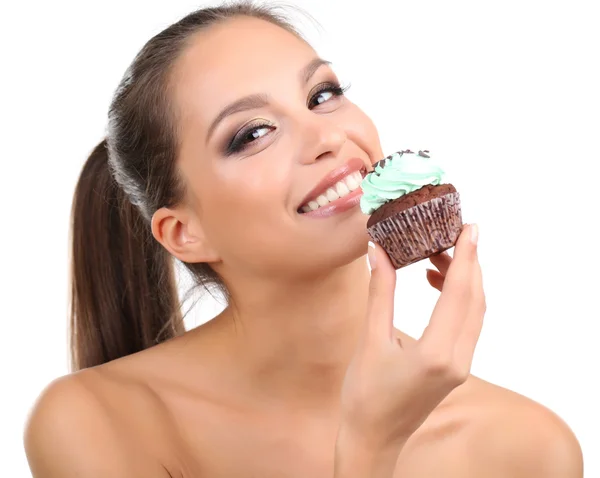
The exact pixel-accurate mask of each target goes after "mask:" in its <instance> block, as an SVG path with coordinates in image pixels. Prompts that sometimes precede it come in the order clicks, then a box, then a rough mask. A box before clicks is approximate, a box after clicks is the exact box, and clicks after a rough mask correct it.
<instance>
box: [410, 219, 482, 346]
mask: <svg viewBox="0 0 600 478" xmlns="http://www.w3.org/2000/svg"><path fill="white" fill-rule="evenodd" d="M476 239H477V227H476V226H474V225H472V226H465V227H464V228H463V230H462V232H461V234H460V237H459V238H458V241H457V242H456V248H455V252H454V258H453V260H452V262H451V264H450V266H449V267H448V273H447V274H446V277H445V279H444V287H443V289H442V293H441V295H440V298H439V299H438V301H437V303H436V305H435V308H434V310H433V313H432V315H431V318H430V320H429V324H428V326H427V328H426V329H425V331H424V332H423V335H422V337H421V341H422V342H423V343H424V344H426V345H427V344H428V345H430V346H431V347H432V350H440V352H443V351H445V352H450V350H451V349H453V348H454V344H455V343H456V341H457V339H458V336H459V334H460V331H461V329H462V326H463V324H464V322H465V320H466V318H467V314H468V312H469V309H470V307H471V299H472V296H473V286H474V281H475V280H476V279H475V275H476V274H475V272H476V269H475V267H474V265H475V262H476V260H477V253H476V249H477V246H476Z"/></svg>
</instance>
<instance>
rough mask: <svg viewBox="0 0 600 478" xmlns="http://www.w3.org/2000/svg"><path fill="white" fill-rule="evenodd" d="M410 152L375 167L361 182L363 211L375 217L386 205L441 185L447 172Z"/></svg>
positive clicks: (420, 152) (396, 155)
mask: <svg viewBox="0 0 600 478" xmlns="http://www.w3.org/2000/svg"><path fill="white" fill-rule="evenodd" d="M426 153H428V151H419V153H418V154H415V153H413V152H412V151H410V150H406V151H399V152H397V153H394V154H392V155H391V156H388V157H387V158H385V159H382V160H381V161H378V162H377V163H375V169H374V170H373V171H371V172H370V173H369V174H367V175H366V176H365V178H364V179H363V180H362V183H361V188H362V190H363V195H362V197H361V198H360V208H361V210H362V212H364V213H365V214H373V212H374V211H375V210H376V209H378V208H379V207H381V206H383V205H384V204H385V203H386V202H389V201H393V200H394V199H398V198H399V197H401V196H404V195H405V194H408V193H411V192H413V191H416V190H417V189H420V188H422V187H423V186H426V185H428V184H431V185H434V186H437V185H438V184H441V183H442V179H443V176H444V171H442V169H441V168H440V167H439V166H438V165H437V164H435V163H434V162H433V161H432V160H431V159H430V158H429V155H428V154H426Z"/></svg>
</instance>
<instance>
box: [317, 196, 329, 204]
mask: <svg viewBox="0 0 600 478" xmlns="http://www.w3.org/2000/svg"><path fill="white" fill-rule="evenodd" d="M317 203H318V204H319V206H326V205H327V204H329V199H327V198H326V197H325V196H323V195H322V194H321V195H320V196H319V197H318V198H317Z"/></svg>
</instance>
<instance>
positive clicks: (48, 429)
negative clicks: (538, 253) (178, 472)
mask: <svg viewBox="0 0 600 478" xmlns="http://www.w3.org/2000/svg"><path fill="white" fill-rule="evenodd" d="M104 382H105V379H104V378H103V377H102V376H101V374H99V373H97V371H95V370H94V369H90V370H85V371H82V372H78V373H75V374H72V375H68V376H65V377H62V378H59V379H57V380H55V381H53V382H52V383H50V384H49V385H48V386H47V387H46V388H45V390H44V391H43V392H42V393H41V395H40V396H39V398H38V399H37V401H36V403H35V405H34V407H33V409H32V411H31V413H30V416H29V418H28V422H27V425H26V429H25V434H24V445H25V451H26V454H27V459H28V461H29V465H30V467H31V471H32V475H33V477H34V478H53V477H64V478H68V477H76V476H77V477H82V478H88V477H89V478H95V477H106V476H112V477H115V478H118V477H121V476H123V477H130V476H139V475H140V474H143V475H144V476H148V477H161V476H165V477H166V476H168V474H167V473H166V471H165V470H164V468H162V466H161V465H160V464H159V463H158V462H153V460H151V459H149V457H148V455H147V453H146V451H145V450H144V449H140V448H139V447H137V446H136V445H135V442H134V441H132V440H131V439H130V438H131V435H130V431H129V430H128V427H127V426H125V423H124V422H123V421H122V420H120V419H119V417H118V412H117V410H118V409H119V407H116V406H115V404H114V403H111V400H110V397H111V396H115V395H114V394H111V393H110V391H108V392H107V388H106V384H105V383H104ZM109 389H110V387H109Z"/></svg>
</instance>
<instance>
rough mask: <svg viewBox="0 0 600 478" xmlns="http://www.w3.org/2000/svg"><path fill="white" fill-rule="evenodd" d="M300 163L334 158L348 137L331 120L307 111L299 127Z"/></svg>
mask: <svg viewBox="0 0 600 478" xmlns="http://www.w3.org/2000/svg"><path fill="white" fill-rule="evenodd" d="M300 134H301V136H300V144H301V145H302V147H300V148H298V152H299V153H300V162H301V163H303V164H310V163H314V162H315V161H318V160H321V159H326V158H327V157H336V156H337V155H338V154H339V152H340V150H341V149H342V146H343V145H344V143H346V141H347V139H348V137H347V135H346V131H345V130H344V128H342V127H341V126H340V125H339V124H337V123H336V122H335V121H334V120H333V119H331V118H328V117H327V116H325V115H318V114H315V113H313V112H312V111H308V112H307V113H306V116H304V117H303V120H302V123H301V127H300Z"/></svg>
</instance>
